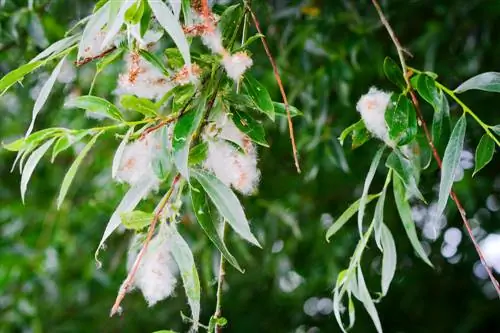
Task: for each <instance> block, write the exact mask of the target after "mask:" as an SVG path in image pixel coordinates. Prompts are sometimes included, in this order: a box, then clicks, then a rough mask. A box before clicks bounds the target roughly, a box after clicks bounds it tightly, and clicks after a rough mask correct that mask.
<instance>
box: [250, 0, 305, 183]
mask: <svg viewBox="0 0 500 333" xmlns="http://www.w3.org/2000/svg"><path fill="white" fill-rule="evenodd" d="M245 5H246V7H247V10H248V11H249V12H250V15H251V16H252V20H253V23H254V24H255V28H256V29H257V31H258V32H259V34H260V36H261V37H260V40H261V41H262V45H263V46H264V50H265V51H266V54H267V57H268V58H269V61H270V62H271V66H272V67H273V71H274V77H275V79H276V82H277V83H278V86H279V88H280V92H281V97H282V98H283V103H284V104H285V110H286V117H287V120H288V129H289V132H290V141H291V142H292V151H293V159H294V161H295V168H297V172H298V173H300V165H299V157H298V153H297V145H296V144H295V135H294V133H293V122H292V116H291V114H290V107H289V105H288V99H287V97H286V93H285V88H283V83H282V82H281V76H280V74H279V72H278V66H276V62H275V61H274V58H273V56H272V54H271V51H270V49H269V45H268V44H267V40H266V37H265V36H264V34H263V33H262V30H261V29H260V24H259V20H257V17H256V16H255V13H254V12H253V10H252V8H251V7H250V6H249V5H248V4H247V3H245Z"/></svg>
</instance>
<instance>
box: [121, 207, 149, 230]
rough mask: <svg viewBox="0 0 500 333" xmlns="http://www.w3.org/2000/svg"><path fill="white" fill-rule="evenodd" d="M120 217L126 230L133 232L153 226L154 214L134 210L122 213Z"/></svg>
mask: <svg viewBox="0 0 500 333" xmlns="http://www.w3.org/2000/svg"><path fill="white" fill-rule="evenodd" d="M120 217H121V222H122V224H123V226H124V227H125V228H127V229H131V230H141V229H143V228H145V227H147V226H148V225H150V224H151V221H153V218H154V214H153V213H146V212H143V211H140V210H134V211H133V212H125V213H121V214H120Z"/></svg>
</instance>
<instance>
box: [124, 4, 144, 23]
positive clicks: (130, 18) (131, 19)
mask: <svg viewBox="0 0 500 333" xmlns="http://www.w3.org/2000/svg"><path fill="white" fill-rule="evenodd" d="M143 14H144V1H143V0H136V2H135V3H134V4H133V5H132V6H130V7H129V8H128V9H127V10H126V11H125V22H127V23H128V24H137V23H139V22H140V21H141V18H142V15H143Z"/></svg>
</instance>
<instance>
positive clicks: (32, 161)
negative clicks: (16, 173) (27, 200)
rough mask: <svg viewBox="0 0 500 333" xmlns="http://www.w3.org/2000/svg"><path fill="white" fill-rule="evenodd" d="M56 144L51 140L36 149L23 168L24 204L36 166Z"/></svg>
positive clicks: (22, 197)
mask: <svg viewBox="0 0 500 333" xmlns="http://www.w3.org/2000/svg"><path fill="white" fill-rule="evenodd" d="M52 143H54V139H51V140H49V141H47V142H45V143H44V144H43V145H41V146H40V147H39V148H38V149H36V150H35V151H34V152H33V153H32V154H31V155H30V157H29V158H28V160H27V161H26V165H25V166H24V168H23V172H22V174H21V199H22V200H23V203H24V195H25V194H26V189H27V188H28V182H29V180H30V178H31V175H32V174H33V171H34V170H35V167H36V165H37V164H38V162H40V159H41V158H42V157H43V155H44V154H45V153H46V152H47V150H48V149H49V148H50V146H51V145H52Z"/></svg>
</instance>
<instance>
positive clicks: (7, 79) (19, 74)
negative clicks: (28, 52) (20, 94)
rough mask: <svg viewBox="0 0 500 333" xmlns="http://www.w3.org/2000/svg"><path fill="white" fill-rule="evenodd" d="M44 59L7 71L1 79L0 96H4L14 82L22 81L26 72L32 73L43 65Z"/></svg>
mask: <svg viewBox="0 0 500 333" xmlns="http://www.w3.org/2000/svg"><path fill="white" fill-rule="evenodd" d="M44 63H45V62H44V61H41V60H40V61H35V62H30V63H27V64H25V65H22V66H21V67H19V68H17V69H15V70H13V71H12V72H9V73H7V74H6V75H5V76H4V77H2V78H1V79H0V96H2V95H3V94H4V93H5V92H6V91H7V90H8V89H9V88H10V87H11V86H12V85H13V84H14V83H16V82H18V81H21V80H22V79H23V78H24V76H25V75H26V74H29V73H31V72H32V71H34V70H35V69H37V68H38V67H40V66H42V65H43V64H44Z"/></svg>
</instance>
